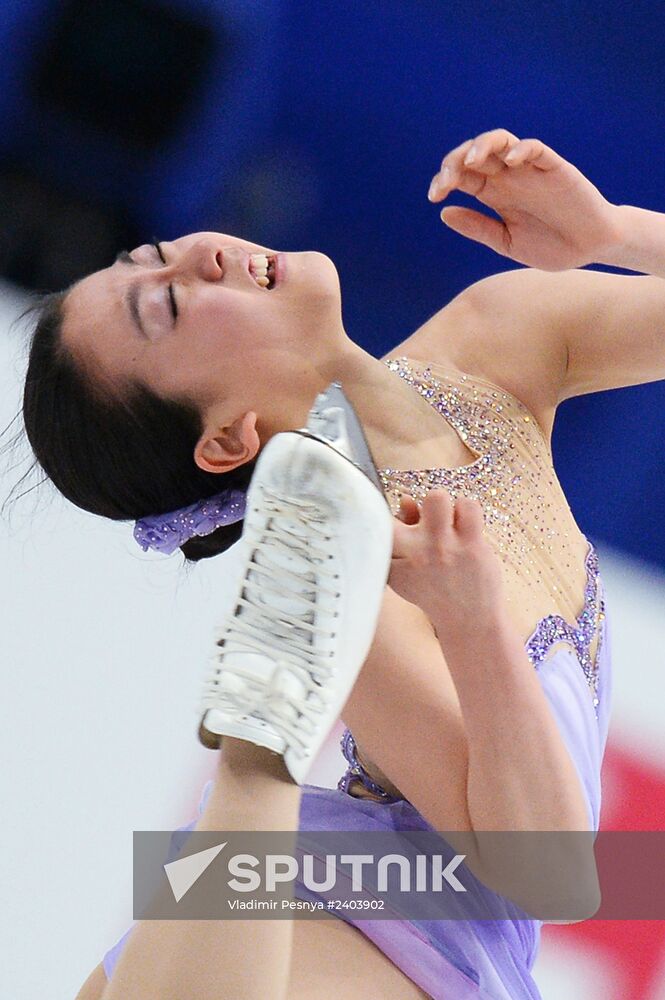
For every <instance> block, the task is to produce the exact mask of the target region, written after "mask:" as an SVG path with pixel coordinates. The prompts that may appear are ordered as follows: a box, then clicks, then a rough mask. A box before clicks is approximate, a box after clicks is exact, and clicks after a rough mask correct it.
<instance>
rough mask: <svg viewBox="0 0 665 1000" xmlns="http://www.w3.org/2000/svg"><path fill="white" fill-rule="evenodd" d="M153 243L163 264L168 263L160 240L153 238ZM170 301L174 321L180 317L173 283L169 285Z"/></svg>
mask: <svg viewBox="0 0 665 1000" xmlns="http://www.w3.org/2000/svg"><path fill="white" fill-rule="evenodd" d="M152 245H153V246H154V248H155V250H156V251H157V256H158V257H159V259H160V260H161V262H162V264H166V257H165V256H164V254H163V253H162V247H161V244H160V242H159V241H158V240H153V243H152ZM169 302H170V305H171V314H172V316H173V321H174V322H175V321H176V320H177V318H178V305H177V303H176V300H175V293H174V291H173V285H169Z"/></svg>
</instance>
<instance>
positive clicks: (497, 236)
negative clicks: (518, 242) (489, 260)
mask: <svg viewBox="0 0 665 1000" xmlns="http://www.w3.org/2000/svg"><path fill="white" fill-rule="evenodd" d="M441 221H442V222H445V224H446V225H447V226H449V227H450V229H454V230H455V232H456V233H460V234H461V235H462V236H466V237H468V238H469V239H470V240H477V242H478V243H484V244H485V246H488V247H490V249H491V250H494V251H495V252H496V253H499V254H501V255H502V256H504V257H507V256H509V255H510V236H509V234H508V230H507V229H506V226H505V224H504V223H503V222H502V221H501V220H500V219H490V217H489V216H487V215H483V214H482V213H481V212H475V211H474V210H473V209H472V208H463V207H462V206H461V205H446V207H445V208H444V209H443V211H442V212H441Z"/></svg>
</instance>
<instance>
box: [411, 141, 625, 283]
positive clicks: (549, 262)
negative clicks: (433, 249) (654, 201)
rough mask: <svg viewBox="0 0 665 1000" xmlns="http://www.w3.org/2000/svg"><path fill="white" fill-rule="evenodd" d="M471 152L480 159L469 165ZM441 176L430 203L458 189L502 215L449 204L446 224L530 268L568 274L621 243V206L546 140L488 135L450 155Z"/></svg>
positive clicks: (431, 192)
mask: <svg viewBox="0 0 665 1000" xmlns="http://www.w3.org/2000/svg"><path fill="white" fill-rule="evenodd" d="M472 146H475V147H476V150H477V152H476V155H475V159H474V160H473V163H471V164H465V163H464V160H465V157H466V156H467V154H468V153H469V151H470V150H471V147H472ZM511 152H513V153H514V156H513V157H512V158H511V159H508V158H507V156H508V153H511ZM446 168H447V169H448V171H449V174H448V175H446V176H443V171H444V170H445V169H446ZM441 171H442V172H441V173H439V174H436V175H435V177H434V181H433V184H434V182H438V184H439V189H438V191H437V190H435V191H432V188H430V194H429V197H430V200H431V201H434V202H439V201H442V200H443V199H444V198H445V197H446V196H447V195H448V194H449V193H450V191H452V190H453V189H454V188H458V189H459V190H460V191H464V192H466V194H472V195H473V196H474V197H475V198H477V199H478V201H480V202H482V204H483V205H488V206H489V207H490V208H491V209H493V210H494V211H495V212H496V213H497V214H498V215H500V216H501V219H500V220H499V219H493V218H490V217H489V216H487V215H483V214H482V213H480V212H476V211H474V210H473V209H470V208H463V207H461V206H459V205H455V206H453V205H450V206H447V207H446V208H444V209H443V211H442V213H441V218H442V219H443V221H444V222H445V223H446V225H447V226H450V228H451V229H454V230H455V231H456V232H458V233H461V234H462V236H468V237H469V239H472V240H477V241H478V242H479V243H484V244H485V245H486V246H488V247H490V248H491V249H492V250H495V251H496V253H499V254H501V255H502V256H504V257H510V258H511V259H512V260H516V261H519V262H520V263H521V264H526V265H528V266H529V267H537V268H539V269H540V270H543V271H565V270H568V269H569V268H574V267H583V266H584V265H585V264H592V263H594V262H600V261H601V259H602V258H603V257H604V256H606V252H607V250H608V248H611V247H613V246H614V245H615V244H616V242H617V241H618V240H619V238H620V237H619V233H618V218H617V209H618V206H617V205H613V204H611V203H610V202H608V201H607V200H606V199H605V198H604V197H603V196H602V194H601V193H600V191H599V190H598V189H597V188H596V187H594V185H593V184H592V183H591V181H588V180H587V179H586V177H584V175H583V174H581V173H580V171H579V170H578V169H577V168H576V167H574V166H573V165H572V163H568V161H567V160H564V159H563V157H561V156H559V155H558V153H555V152H554V150H553V149H550V147H549V146H546V145H545V143H543V142H541V141H540V139H518V138H517V136H515V135H513V134H512V133H511V132H508V131H506V129H505V128H497V129H493V130H492V131H491V132H483V133H481V134H480V135H479V136H477V137H476V138H475V139H467V141H466V142H463V143H462V145H461V146H458V147H457V148H456V149H453V150H452V151H451V152H450V153H448V154H447V155H446V156H445V157H444V158H443V160H442V163H441Z"/></svg>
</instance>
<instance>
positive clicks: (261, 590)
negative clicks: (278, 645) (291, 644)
mask: <svg viewBox="0 0 665 1000" xmlns="http://www.w3.org/2000/svg"><path fill="white" fill-rule="evenodd" d="M296 559H297V557H296V556H294V557H293V558H291V557H290V556H288V555H287V553H284V552H283V551H282V550H281V549H272V550H271V551H270V552H269V554H266V553H264V552H263V551H262V550H260V549H257V550H256V551H255V552H254V562H255V563H256V565H257V566H260V567H264V566H265V567H267V568H268V572H270V569H271V565H272V567H274V565H275V563H277V564H278V565H282V566H284V568H285V569H289V570H291V572H294V573H297V572H298V569H296V568H295V566H294V561H295V560H296ZM298 562H299V564H300V567H303V564H305V565H306V560H305V559H304V558H302V557H300V558H299V559H298ZM248 580H249V581H250V582H251V583H255V584H256V587H252V588H251V590H252V593H251V601H252V603H253V604H255V605H257V606H258V607H265V608H266V610H267V609H273V610H274V609H276V610H277V611H282V612H283V613H284V614H285V616H287V615H288V616H289V618H291V617H293V618H295V619H300V620H301V621H304V622H306V623H307V624H309V625H313V624H314V608H313V607H312V606H311V604H309V603H308V601H315V600H316V577H315V574H314V573H313V572H312V570H309V571H308V572H303V571H302V568H301V569H300V580H297V579H294V578H293V577H291V576H289V577H287V578H286V579H285V580H284V587H283V589H282V588H280V585H279V570H277V571H273V572H272V573H271V575H270V577H268V576H267V574H265V573H262V572H256V571H254V570H250V571H249V573H248ZM308 583H309V584H311V586H310V587H307V584H308ZM298 591H300V593H298ZM274 631H275V634H279V635H283V636H286V637H288V636H291V635H296V636H298V637H299V638H300V639H303V640H306V641H307V642H311V639H312V633H311V632H310V631H309V630H308V629H303V628H298V627H297V625H293V626H292V625H283V624H281V623H279V622H275V624H274Z"/></svg>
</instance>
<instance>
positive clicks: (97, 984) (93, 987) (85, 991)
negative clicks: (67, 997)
mask: <svg viewBox="0 0 665 1000" xmlns="http://www.w3.org/2000/svg"><path fill="white" fill-rule="evenodd" d="M107 983H108V980H107V978H106V973H105V972H104V966H103V965H102V963H101V962H100V963H99V965H97V966H95V968H94V969H93V970H92V972H91V973H90V975H89V976H88V978H87V979H86V981H85V982H84V984H83V986H82V987H81V989H80V990H79V992H78V993H77V994H76V997H75V1000H102V997H103V995H104V990H105V989H106V985H107Z"/></svg>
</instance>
